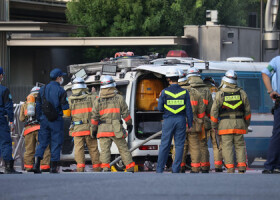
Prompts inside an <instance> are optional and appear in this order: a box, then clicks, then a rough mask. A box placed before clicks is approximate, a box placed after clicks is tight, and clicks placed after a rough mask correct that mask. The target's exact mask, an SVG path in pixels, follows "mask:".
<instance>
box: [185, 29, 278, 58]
mask: <svg viewBox="0 0 280 200" xmlns="http://www.w3.org/2000/svg"><path fill="white" fill-rule="evenodd" d="M231 36H233V37H231ZM184 37H188V38H192V39H193V41H196V42H197V44H194V47H195V48H194V49H195V50H196V48H198V49H197V50H196V51H197V52H198V54H197V56H196V57H197V58H200V59H204V60H217V61H219V60H221V61H222V60H226V59H227V58H228V57H251V58H253V59H254V60H255V61H260V60H261V59H260V30H259V29H257V28H249V27H233V26H223V25H213V26H184ZM278 54H279V50H274V51H272V50H270V51H266V50H264V53H263V61H264V62H267V61H270V60H271V59H272V58H273V57H275V56H276V55H278ZM194 55H196V54H194Z"/></svg>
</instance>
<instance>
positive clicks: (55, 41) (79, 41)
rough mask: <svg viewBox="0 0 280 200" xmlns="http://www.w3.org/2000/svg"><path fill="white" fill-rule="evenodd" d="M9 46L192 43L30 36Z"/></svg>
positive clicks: (174, 39)
mask: <svg viewBox="0 0 280 200" xmlns="http://www.w3.org/2000/svg"><path fill="white" fill-rule="evenodd" d="M7 45H8V46H172V45H174V46H175V45H184V46H187V45H191V43H190V42H189V40H188V39H187V38H182V37H177V36H158V37H157V36H154V37H30V38H13V37H12V39H10V40H8V41H7Z"/></svg>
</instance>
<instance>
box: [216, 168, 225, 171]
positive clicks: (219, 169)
mask: <svg viewBox="0 0 280 200" xmlns="http://www.w3.org/2000/svg"><path fill="white" fill-rule="evenodd" d="M215 172H223V168H215Z"/></svg>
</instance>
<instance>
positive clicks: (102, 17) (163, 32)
mask: <svg viewBox="0 0 280 200" xmlns="http://www.w3.org/2000/svg"><path fill="white" fill-rule="evenodd" d="M259 7H260V0H246V1H244V0H117V1H116V0H72V1H70V2H68V3H67V11H66V16H67V19H68V22H69V23H71V24H75V25H80V28H79V29H78V33H77V34H76V36H83V37H89V36H94V37H105V36H111V37H112V36H182V35H183V26H184V25H203V24H205V22H206V16H205V13H206V10H218V12H219V23H220V24H226V25H235V26H247V25H248V14H249V12H256V13H259ZM92 51H95V50H92ZM96 52H97V51H96Z"/></svg>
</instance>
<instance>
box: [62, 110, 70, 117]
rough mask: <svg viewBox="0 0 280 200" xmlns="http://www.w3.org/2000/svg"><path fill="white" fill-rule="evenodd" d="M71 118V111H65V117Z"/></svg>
mask: <svg viewBox="0 0 280 200" xmlns="http://www.w3.org/2000/svg"><path fill="white" fill-rule="evenodd" d="M70 116H71V110H70V109H68V110H63V117H70Z"/></svg>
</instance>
